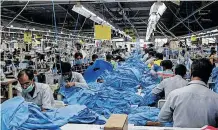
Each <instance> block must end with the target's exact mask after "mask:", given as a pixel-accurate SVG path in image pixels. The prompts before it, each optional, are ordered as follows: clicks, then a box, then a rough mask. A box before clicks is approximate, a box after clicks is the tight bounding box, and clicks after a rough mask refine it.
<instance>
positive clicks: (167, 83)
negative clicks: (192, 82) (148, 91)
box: [152, 64, 188, 99]
mask: <svg viewBox="0 0 218 130" xmlns="http://www.w3.org/2000/svg"><path fill="white" fill-rule="evenodd" d="M175 74H176V75H175V76H174V77H171V78H167V79H164V80H163V81H161V82H160V84H158V85H157V87H155V88H154V89H153V90H152V93H153V94H154V95H155V96H156V97H160V98H163V97H162V96H161V94H162V93H163V92H164V95H165V99H166V98H167V96H168V94H169V93H170V92H171V91H173V90H175V89H178V88H181V87H184V86H186V85H187V84H188V81H186V80H185V79H183V78H184V76H185V74H186V67H185V66H184V65H181V64H179V65H177V66H176V68H175Z"/></svg>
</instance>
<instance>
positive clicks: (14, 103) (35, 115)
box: [1, 97, 106, 130]
mask: <svg viewBox="0 0 218 130" xmlns="http://www.w3.org/2000/svg"><path fill="white" fill-rule="evenodd" d="M1 108H2V109H1V114H2V115H1V116H2V118H1V119H2V122H1V129H2V130H32V129H46V130H60V127H61V126H63V125H65V124H67V123H68V122H71V123H92V124H95V123H96V124H105V122H106V119H105V118H104V117H99V116H98V114H96V113H95V112H93V111H91V110H89V109H88V108H87V107H86V106H84V105H82V106H81V105H69V106H66V107H62V108H59V109H52V110H47V111H46V112H42V111H41V109H40V108H39V107H38V106H37V105H35V104H33V103H29V102H25V101H24V99H23V98H22V97H15V98H12V99H10V100H7V101H5V102H4V103H3V104H1Z"/></svg>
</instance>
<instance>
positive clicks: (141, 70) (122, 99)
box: [60, 55, 159, 125]
mask: <svg viewBox="0 0 218 130" xmlns="http://www.w3.org/2000/svg"><path fill="white" fill-rule="evenodd" d="M139 56H140V55H133V56H132V57H131V58H129V59H127V60H126V61H125V62H124V63H123V64H121V65H120V66H118V67H117V69H116V70H114V71H111V72H109V71H105V72H104V73H102V74H101V76H100V78H101V79H103V80H104V82H103V83H96V82H90V83H88V85H89V89H82V88H75V87H72V88H64V87H63V88H62V89H60V93H61V94H63V96H64V99H63V101H64V102H65V103H67V104H80V105H85V106H87V108H89V109H90V110H92V111H95V112H96V113H97V114H99V115H103V116H104V117H106V118H109V117H110V115H111V114H112V113H119V114H128V115H129V116H130V117H129V119H130V122H131V123H134V124H137V125H145V123H146V122H147V121H155V120H157V115H158V112H159V109H148V108H149V107H145V108H144V109H140V110H141V111H136V112H135V113H134V112H133V109H132V107H131V106H132V105H136V106H140V107H144V106H146V105H149V104H152V103H154V101H155V99H154V97H153V95H152V93H151V91H152V89H153V88H154V87H155V86H156V84H157V83H158V82H157V79H155V78H154V77H152V75H151V74H150V70H149V69H148V68H147V67H146V65H145V64H144V63H143V62H141V61H140V58H139ZM138 86H141V87H142V93H143V95H144V96H139V95H137V94H136V93H137V92H138ZM140 107H139V108H140ZM137 109H138V108H137ZM90 120H91V119H90Z"/></svg>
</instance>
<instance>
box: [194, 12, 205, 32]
mask: <svg viewBox="0 0 218 130" xmlns="http://www.w3.org/2000/svg"><path fill="white" fill-rule="evenodd" d="M193 16H194V18H195V20H196V22H197V23H198V25H199V26H200V27H201V29H202V30H203V31H204V32H205V30H204V28H203V26H202V25H201V24H200V23H199V21H198V20H197V19H196V17H195V15H193Z"/></svg>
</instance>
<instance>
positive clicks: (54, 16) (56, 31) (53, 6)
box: [51, 0, 62, 75]
mask: <svg viewBox="0 0 218 130" xmlns="http://www.w3.org/2000/svg"><path fill="white" fill-rule="evenodd" d="M51 1H52V9H53V18H54V25H55V41H56V44H58V43H57V34H58V30H57V24H56V15H55V5H54V1H53V0H51ZM58 46H59V45H58ZM59 62H60V72H61V75H62V69H61V50H59ZM55 67H56V68H57V63H56V62H55Z"/></svg>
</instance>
